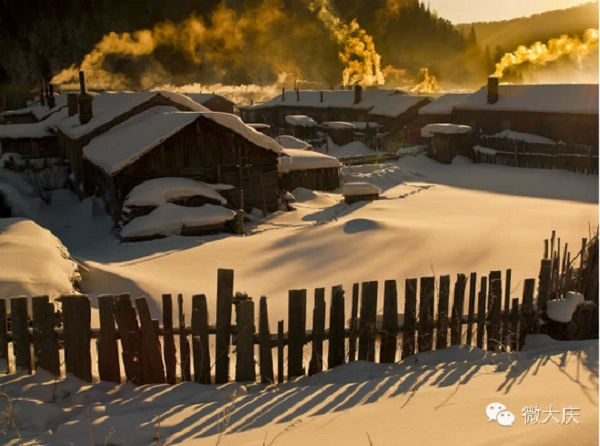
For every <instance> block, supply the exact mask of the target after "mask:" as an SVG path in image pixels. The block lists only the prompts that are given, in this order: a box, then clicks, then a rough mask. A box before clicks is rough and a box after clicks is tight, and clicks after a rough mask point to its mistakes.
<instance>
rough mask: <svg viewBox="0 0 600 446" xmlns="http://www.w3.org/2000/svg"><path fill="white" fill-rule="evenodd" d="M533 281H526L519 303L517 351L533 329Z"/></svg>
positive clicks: (521, 347)
mask: <svg viewBox="0 0 600 446" xmlns="http://www.w3.org/2000/svg"><path fill="white" fill-rule="evenodd" d="M534 291H535V279H526V280H525V285H524V286H523V301H522V302H521V320H520V321H519V325H520V327H519V350H522V349H523V346H524V345H525V338H526V337H527V335H528V334H529V333H531V332H532V330H533V327H534V312H533V293H534Z"/></svg>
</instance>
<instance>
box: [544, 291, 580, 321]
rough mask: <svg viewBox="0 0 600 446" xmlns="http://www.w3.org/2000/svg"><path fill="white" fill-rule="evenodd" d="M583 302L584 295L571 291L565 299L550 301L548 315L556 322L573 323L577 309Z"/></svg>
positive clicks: (547, 309)
mask: <svg viewBox="0 0 600 446" xmlns="http://www.w3.org/2000/svg"><path fill="white" fill-rule="evenodd" d="M583 302H584V297H583V294H581V293H575V292H572V291H570V292H568V293H567V295H566V297H565V298H564V299H558V300H551V301H548V306H547V307H546V314H547V315H548V317H549V318H550V319H552V320H553V321H556V322H563V323H567V322H571V319H572V318H573V314H575V311H576V310H577V307H578V306H579V305H580V304H582V303H583Z"/></svg>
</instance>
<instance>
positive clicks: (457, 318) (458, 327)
mask: <svg viewBox="0 0 600 446" xmlns="http://www.w3.org/2000/svg"><path fill="white" fill-rule="evenodd" d="M466 287H467V276H465V275H464V274H459V275H458V276H457V277H456V283H455V284H454V303H453V305H452V326H451V329H450V344H451V345H460V344H461V341H462V318H463V313H464V311H465V309H464V305H465V289H466Z"/></svg>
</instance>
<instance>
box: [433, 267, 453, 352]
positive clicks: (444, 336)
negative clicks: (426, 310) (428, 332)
mask: <svg viewBox="0 0 600 446" xmlns="http://www.w3.org/2000/svg"><path fill="white" fill-rule="evenodd" d="M438 299H439V300H438V317H437V336H436V342H435V348H436V350H443V349H445V348H446V347H447V346H448V307H449V301H450V276H441V277H440V291H439V296H438Z"/></svg>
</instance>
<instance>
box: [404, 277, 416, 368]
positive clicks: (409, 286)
mask: <svg viewBox="0 0 600 446" xmlns="http://www.w3.org/2000/svg"><path fill="white" fill-rule="evenodd" d="M404 283H405V285H404V326H403V328H402V359H405V358H407V357H408V356H411V355H414V354H415V331H416V328H417V279H406V281H405V282H404Z"/></svg>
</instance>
